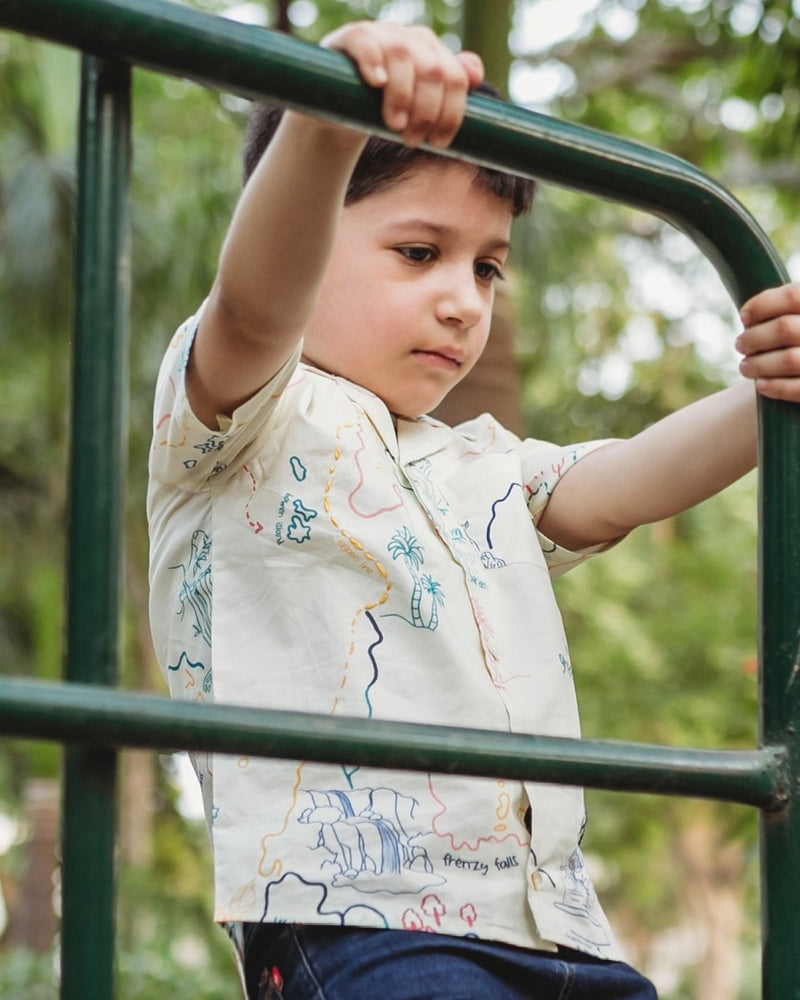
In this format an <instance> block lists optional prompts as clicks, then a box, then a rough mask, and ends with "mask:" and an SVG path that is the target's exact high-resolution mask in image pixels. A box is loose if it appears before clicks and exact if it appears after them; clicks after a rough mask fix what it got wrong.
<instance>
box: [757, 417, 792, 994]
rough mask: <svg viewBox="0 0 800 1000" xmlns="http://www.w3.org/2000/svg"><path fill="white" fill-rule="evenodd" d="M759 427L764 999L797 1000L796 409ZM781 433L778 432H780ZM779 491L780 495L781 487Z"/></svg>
mask: <svg viewBox="0 0 800 1000" xmlns="http://www.w3.org/2000/svg"><path fill="white" fill-rule="evenodd" d="M771 406H772V407H774V410H775V413H774V424H771V425H769V426H768V425H767V423H766V422H764V424H763V425H762V440H761V455H762V469H763V472H762V484H763V486H762V491H761V499H760V508H761V509H760V520H761V524H762V531H761V538H760V561H761V566H760V580H761V602H760V627H759V643H760V653H759V656H760V661H761V671H760V693H759V709H760V728H761V742H762V743H764V744H766V745H773V746H778V745H781V746H784V747H785V748H786V753H787V765H788V769H789V773H790V774H791V780H790V781H789V782H788V783H787V786H786V787H787V792H788V800H787V803H786V807H785V808H784V810H783V811H782V812H781V813H780V814H779V815H778V816H776V817H773V818H770V817H768V816H767V817H764V816H762V819H761V896H762V903H761V915H762V916H761V920H762V942H763V996H764V997H765V998H767V1000H773V998H781V1000H784V998H786V1000H788V998H790V997H791V998H793V1000H797V998H800V962H798V959H797V956H798V954H800V921H798V919H797V905H798V899H800V683H798V680H799V679H800V676H799V675H800V518H799V517H798V496H799V495H800V448H798V446H797V434H798V429H800V408H798V407H793V406H790V405H788V404H783V405H781V404H771ZM784 427H786V428H788V430H786V431H785V432H784V433H780V432H781V431H782V430H783V428H784ZM781 484H783V489H781V488H780V486H781Z"/></svg>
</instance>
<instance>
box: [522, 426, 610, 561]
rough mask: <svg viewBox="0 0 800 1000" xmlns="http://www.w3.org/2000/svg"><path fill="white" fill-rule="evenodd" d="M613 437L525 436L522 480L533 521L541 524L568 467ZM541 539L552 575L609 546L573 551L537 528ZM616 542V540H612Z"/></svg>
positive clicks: (608, 442) (605, 544)
mask: <svg viewBox="0 0 800 1000" xmlns="http://www.w3.org/2000/svg"><path fill="white" fill-rule="evenodd" d="M612 443H613V439H608V440H604V441H587V442H585V443H583V444H574V445H567V446H562V445H555V444H548V443H547V442H544V441H534V440H530V439H528V440H525V441H523V442H521V444H520V452H521V458H522V470H523V482H524V488H525V495H526V497H527V503H528V510H529V511H530V512H531V517H532V518H533V523H534V524H535V525H538V523H539V521H540V519H541V517H542V514H543V513H544V509H545V507H546V506H547V504H548V502H549V500H550V497H551V496H552V493H553V490H554V489H555V487H556V485H557V483H558V482H559V480H560V479H561V477H562V476H563V475H564V473H565V472H567V471H568V470H569V469H571V468H572V467H573V465H575V464H576V463H577V462H579V461H580V460H581V459H582V458H585V457H586V456H587V455H589V454H591V453H592V452H593V451H597V450H598V449H599V448H604V447H605V446H606V445H608V444H612ZM537 532H538V535H539V542H540V544H541V546H542V552H543V553H544V558H545V562H546V563H547V568H548V569H549V571H550V575H551V576H552V577H557V576H561V575H562V574H563V573H566V572H567V571H568V570H570V569H572V568H573V567H575V566H577V565H579V563H582V562H584V561H585V560H586V559H588V558H589V557H590V556H592V555H595V554H596V553H598V552H604V551H605V550H606V549H608V548H609V547H610V545H609V544H608V543H603V544H601V545H595V546H592V547H591V548H587V549H581V550H580V551H578V552H573V551H571V550H570V549H565V548H562V547H561V546H560V545H556V543H555V542H553V541H551V540H550V539H549V538H548V537H547V536H546V535H543V534H542V532H540V531H539V530H538V527H537ZM612 544H613V543H612Z"/></svg>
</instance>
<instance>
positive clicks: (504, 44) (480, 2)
mask: <svg viewBox="0 0 800 1000" xmlns="http://www.w3.org/2000/svg"><path fill="white" fill-rule="evenodd" d="M512 13H513V11H512V0H492V2H491V3H486V0H464V3H463V5H462V15H461V17H462V23H461V42H462V44H463V46H464V48H465V49H471V50H472V51H473V52H479V53H480V55H481V58H482V59H483V62H484V65H485V67H486V79H487V80H488V81H489V82H490V83H492V84H494V86H495V87H497V89H498V90H499V91H500V93H501V94H502V95H503V96H504V97H508V72H509V68H510V66H511V52H510V50H509V46H508V36H509V33H510V31H511V21H512Z"/></svg>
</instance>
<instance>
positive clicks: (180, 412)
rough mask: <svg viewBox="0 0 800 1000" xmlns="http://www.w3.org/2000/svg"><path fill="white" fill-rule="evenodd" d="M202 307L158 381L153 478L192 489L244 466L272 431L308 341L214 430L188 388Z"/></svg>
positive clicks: (179, 336)
mask: <svg viewBox="0 0 800 1000" xmlns="http://www.w3.org/2000/svg"><path fill="white" fill-rule="evenodd" d="M201 315H202V310H201V311H200V312H199V313H198V314H197V315H195V316H193V317H191V318H190V319H188V320H187V321H186V322H185V323H184V324H183V325H182V326H181V327H179V329H178V331H177V332H176V334H175V336H174V337H173V339H172V342H171V343H170V345H169V347H168V348H167V350H166V353H165V355H164V359H163V361H162V364H161V369H160V371H159V375H158V382H157V384H156V393H155V404H154V408H153V439H152V445H151V450H150V477H151V479H153V480H155V481H158V482H161V483H165V484H169V485H172V486H176V487H179V488H180V489H183V490H186V491H189V492H200V491H203V490H206V489H210V488H211V485H212V483H214V481H215V480H217V479H219V478H220V477H221V478H223V479H224V478H225V477H224V473H225V470H226V469H228V468H229V467H231V468H240V467H241V465H242V464H243V463H244V462H246V461H247V457H248V455H249V454H251V453H252V452H253V450H254V449H255V448H257V447H258V446H259V444H260V442H261V441H262V440H263V439H264V436H265V435H266V434H268V433H269V430H270V425H271V422H272V421H273V420H274V416H275V411H276V409H277V403H278V401H279V400H280V398H281V395H282V393H283V391H284V389H285V388H286V386H287V385H288V384H289V381H290V380H291V377H292V375H293V374H294V372H295V369H296V368H297V364H298V362H299V360H300V353H301V350H302V344H298V346H297V348H296V350H295V352H294V354H293V355H292V357H291V358H289V360H288V361H287V362H286V364H285V365H284V366H283V367H282V368H281V369H280V371H279V372H278V373H277V374H276V375H275V376H274V377H273V378H272V379H271V380H270V381H269V382H268V383H267V384H266V385H265V386H263V387H262V388H261V389H260V390H259V391H258V392H257V393H256V394H255V395H254V396H252V397H251V398H250V399H248V400H247V401H246V402H245V403H243V404H242V405H241V406H239V407H238V408H237V409H236V410H234V412H233V415H232V416H231V417H230V418H227V417H220V418H219V424H220V427H219V430H210V429H209V428H208V427H206V426H205V424H203V423H202V422H201V421H200V420H199V419H198V417H196V416H195V414H194V412H193V411H192V408H191V405H190V403H189V399H188V396H187V393H186V368H187V365H188V362H189V354H190V352H191V348H192V343H193V342H194V337H195V334H196V333H197V328H198V325H199V322H200V317H201Z"/></svg>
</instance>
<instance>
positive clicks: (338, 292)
mask: <svg viewBox="0 0 800 1000" xmlns="http://www.w3.org/2000/svg"><path fill="white" fill-rule="evenodd" d="M510 230H511V206H510V204H509V203H508V202H507V201H505V200H503V199H501V198H498V197H497V196H496V195H494V194H492V193H491V192H490V191H487V190H486V189H485V188H483V187H480V186H479V185H477V184H476V183H474V169H473V168H472V167H470V166H468V165H464V164H459V163H455V162H454V163H452V164H451V163H445V164H443V165H439V164H429V163H427V162H425V163H422V164H420V165H419V166H418V167H415V168H414V169H413V170H412V171H411V172H410V173H408V174H407V175H406V176H405V177H403V178H402V179H401V180H399V181H397V182H396V183H394V184H393V185H392V186H390V187H388V188H385V189H383V190H381V191H379V192H378V193H377V194H373V195H369V196H368V197H366V198H363V199H361V200H360V201H357V202H354V203H353V204H352V205H349V206H348V207H347V208H345V209H344V212H343V216H342V221H341V225H340V227H339V231H338V234H337V238H336V241H335V243H334V248H333V253H332V255H331V260H330V263H329V264H328V268H327V271H326V273H325V277H324V279H323V282H322V287H321V291H320V297H319V301H318V303H317V306H316V309H315V311H314V314H313V316H312V318H311V321H310V323H309V326H308V328H307V330H306V333H305V345H304V355H305V357H306V358H307V359H308V360H309V361H310V362H311V363H312V364H315V365H317V366H318V367H320V368H323V369H324V370H326V371H329V372H332V373H334V374H336V375H342V376H343V377H345V378H347V379H349V380H350V381H351V382H356V383H357V384H359V385H362V386H364V387H365V388H367V389H369V390H370V391H372V392H374V393H375V394H376V395H377V396H379V397H380V398H381V399H382V400H383V401H384V403H386V405H387V406H388V408H389V409H390V410H391V411H392V412H393V413H396V414H398V415H399V416H404V417H412V418H413V417H417V416H419V415H420V414H422V413H427V412H429V411H430V410H432V409H433V408H434V407H435V406H437V405H438V404H439V403H440V402H441V400H442V399H443V398H444V396H445V395H446V394H447V393H448V392H449V391H450V389H452V388H453V386H454V385H455V384H456V383H457V382H459V381H460V380H461V379H462V378H464V376H465V375H466V374H467V372H468V371H469V370H470V369H471V368H472V366H473V365H474V364H475V362H476V361H477V360H478V358H479V357H480V354H481V351H482V350H483V348H484V346H485V344H486V339H487V337H488V335H489V323H490V320H491V313H492V303H493V300H494V282H495V281H496V280H497V274H498V273H499V271H500V270H501V268H502V266H503V264H504V263H505V260H506V257H507V255H508V249H509V234H510Z"/></svg>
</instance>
